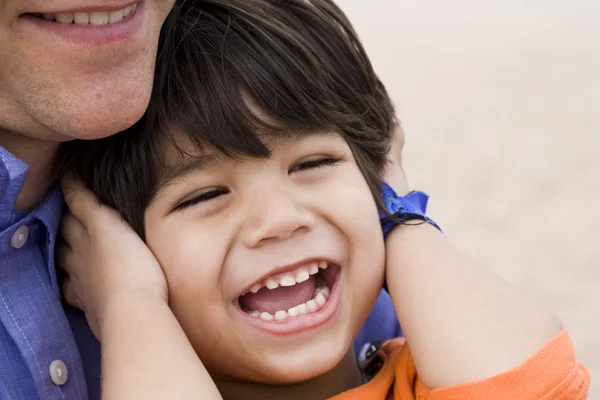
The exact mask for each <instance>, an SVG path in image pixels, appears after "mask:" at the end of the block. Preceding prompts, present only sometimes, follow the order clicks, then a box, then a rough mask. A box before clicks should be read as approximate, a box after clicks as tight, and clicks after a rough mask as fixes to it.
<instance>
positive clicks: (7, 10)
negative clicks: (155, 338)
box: [0, 0, 175, 400]
mask: <svg viewBox="0 0 600 400" xmlns="http://www.w3.org/2000/svg"><path fill="white" fill-rule="evenodd" d="M174 1H175V0H141V1H132V0H0V399H2V400H5V399H11V400H13V399H19V400H20V399H23V400H33V399H44V400H46V399H65V398H66V399H77V400H79V399H87V398H98V397H99V393H97V392H96V393H92V391H91V390H90V396H89V397H88V386H89V387H90V388H92V387H98V382H97V381H98V380H99V374H98V366H97V365H98V364H97V363H90V364H93V367H94V368H90V369H88V370H87V371H86V372H87V374H85V373H84V369H83V367H82V358H83V359H84V360H85V358H86V356H88V357H89V356H91V355H92V354H94V353H95V354H97V351H98V350H97V347H96V344H95V342H94V341H92V340H90V339H91V337H90V336H88V333H87V326H86V324H85V322H84V319H83V318H82V316H81V315H79V314H76V313H75V312H73V311H69V312H68V313H67V314H68V318H67V314H65V312H64V311H63V308H62V305H61V301H60V295H59V290H58V283H57V279H56V272H55V266H54V262H53V250H54V245H55V242H56V234H57V227H58V222H59V220H60V215H61V210H62V207H63V205H62V196H61V194H60V191H59V190H58V189H56V188H54V174H55V172H56V168H55V164H56V156H57V151H58V146H59V143H60V142H63V141H67V140H71V139H97V138H101V137H105V136H108V135H112V134H114V133H116V132H118V131H120V130H123V129H125V128H127V127H129V126H130V125H132V124H133V123H134V122H135V121H136V120H138V119H139V118H140V117H141V115H142V114H143V113H144V111H145V109H146V107H147V104H148V100H149V98H150V92H151V88H152V80H153V73H154V63H155V58H156V51H157V45H158V37H159V33H160V29H161V26H162V24H163V22H164V20H165V18H166V16H167V14H168V13H169V11H170V10H171V8H172V7H173V3H174ZM71 327H72V328H71ZM74 334H75V335H74ZM74 337H77V338H78V339H80V340H79V344H80V350H81V355H80V352H79V351H78V347H77V344H76V342H75V339H74ZM86 379H87V382H86Z"/></svg>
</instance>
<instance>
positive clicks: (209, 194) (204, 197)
mask: <svg viewBox="0 0 600 400" xmlns="http://www.w3.org/2000/svg"><path fill="white" fill-rule="evenodd" d="M227 193H229V190H228V189H227V188H210V189H206V190H203V191H201V192H200V193H198V194H197V195H196V196H194V197H192V198H191V199H188V200H185V201H183V202H182V203H180V204H178V205H177V206H176V207H175V210H174V211H181V210H184V209H186V208H188V207H191V206H194V205H196V204H198V203H202V202H205V201H209V200H212V199H214V198H217V197H219V196H221V195H224V194H227Z"/></svg>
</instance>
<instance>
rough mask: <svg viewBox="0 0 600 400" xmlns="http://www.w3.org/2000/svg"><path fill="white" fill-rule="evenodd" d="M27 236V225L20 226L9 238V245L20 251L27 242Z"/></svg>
mask: <svg viewBox="0 0 600 400" xmlns="http://www.w3.org/2000/svg"><path fill="white" fill-rule="evenodd" d="M28 236H29V228H28V227H27V225H21V226H20V227H18V228H17V230H16V231H15V233H13V235H12V237H11V238H10V244H11V245H12V247H14V248H15V249H20V248H21V247H23V246H24V245H25V242H27V237H28Z"/></svg>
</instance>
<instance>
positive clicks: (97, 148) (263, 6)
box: [62, 0, 395, 237]
mask: <svg viewBox="0 0 600 400" xmlns="http://www.w3.org/2000/svg"><path fill="white" fill-rule="evenodd" d="M394 123H395V120H394V110H393V106H392V103H391V101H390V98H389V96H388V94H387V93H386V90H385V88H384V86H383V85H382V84H381V82H380V81H379V79H378V78H377V76H376V74H375V72H374V71H373V67H372V66H371V63H370V61H369V59H368V57H367V54H366V52H365V51H364V49H363V47H362V45H361V43H360V41H359V39H358V37H357V35H356V33H355V31H354V30H353V28H352V26H351V24H350V22H349V21H348V19H347V18H346V16H345V15H344V13H343V12H342V11H341V10H340V9H339V8H338V7H337V6H336V5H335V4H334V3H333V2H332V1H330V0H286V1H281V0H202V1H200V0H185V1H179V2H178V3H177V4H176V6H175V8H174V9H173V11H172V14H171V15H170V16H169V17H168V20H167V22H166V23H165V25H164V27H163V31H162V33H161V41H160V47H159V54H158V58H157V66H156V75H155V80H154V88H153V94H152V99H151V101H150V106H149V108H148V110H147V112H146V114H145V115H144V116H143V117H142V119H141V120H140V121H138V122H137V123H136V124H135V125H134V126H133V127H131V128H130V129H128V130H126V131H124V132H121V133H119V134H116V135H114V136H111V137H108V138H106V139H101V140H95V141H89V142H84V141H74V142H70V143H65V144H64V145H63V149H62V150H63V159H62V162H63V164H62V165H63V167H65V168H68V169H70V170H71V171H73V172H74V173H75V174H77V175H79V176H80V177H81V178H82V179H83V181H84V183H85V184H86V185H87V186H88V187H89V188H90V189H91V190H92V191H94V192H95V193H96V194H97V196H98V197H99V200H100V201H101V202H103V203H105V204H107V205H109V206H111V207H114V208H115V209H117V210H118V211H119V212H120V213H121V214H122V216H123V217H124V219H125V220H126V221H127V222H129V224H130V225H131V226H132V227H133V229H134V230H135V231H136V232H137V233H138V234H140V235H141V236H142V237H144V236H145V234H144V210H145V208H146V207H147V206H148V204H149V203H150V202H151V200H152V198H153V197H154V195H155V192H156V190H157V188H158V186H159V184H160V182H161V180H162V179H164V176H165V173H166V168H168V167H167V163H166V155H165V152H166V151H165V148H166V146H165V144H169V143H170V144H173V145H174V146H175V148H177V149H178V150H179V152H178V153H179V154H180V155H181V156H182V157H184V156H186V157H187V156H190V155H189V154H186V151H185V150H184V149H183V148H182V146H177V144H176V143H174V139H173V138H172V134H170V133H169V132H170V129H171V128H172V127H178V128H179V129H181V130H182V131H183V132H185V133H186V134H187V136H188V137H189V138H190V139H191V142H192V143H193V144H195V145H197V146H198V149H200V150H201V148H202V146H204V145H206V144H208V145H210V146H214V147H215V148H217V149H218V150H220V151H222V152H223V153H225V154H226V155H228V156H230V157H234V158H237V157H242V156H250V157H268V156H269V155H270V151H269V148H268V147H267V146H266V145H265V143H264V142H263V141H262V140H261V137H263V135H264V134H269V135H271V134H274V135H283V136H292V135H293V136H297V135H302V134H303V133H315V132H320V131H327V132H332V131H333V132H337V133H339V134H340V135H341V136H342V137H343V138H344V139H345V141H346V142H347V143H348V145H349V147H350V148H351V150H352V153H353V155H354V157H355V158H356V160H357V163H358V165H359V168H360V170H361V172H362V174H363V175H364V177H365V179H366V181H367V183H368V185H369V188H370V190H371V191H372V193H373V195H374V197H375V199H376V201H377V203H378V204H381V203H380V199H379V195H378V192H379V188H380V186H381V183H382V182H381V172H382V170H383V167H384V164H385V162H386V156H387V153H388V150H389V146H390V141H391V135H392V131H393V124H394ZM188 153H190V152H189V150H188ZM191 153H192V154H194V152H191Z"/></svg>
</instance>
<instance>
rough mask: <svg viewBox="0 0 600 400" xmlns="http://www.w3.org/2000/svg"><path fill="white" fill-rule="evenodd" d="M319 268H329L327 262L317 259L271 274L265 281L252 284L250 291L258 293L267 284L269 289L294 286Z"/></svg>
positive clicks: (305, 279)
mask: <svg viewBox="0 0 600 400" xmlns="http://www.w3.org/2000/svg"><path fill="white" fill-rule="evenodd" d="M319 269H327V262H326V261H315V262H311V263H309V264H306V265H303V266H301V267H299V268H296V269H295V270H293V271H289V272H284V273H282V274H279V275H274V276H271V277H269V278H267V279H266V280H265V281H264V282H259V283H257V284H256V285H254V286H252V287H251V288H250V291H251V292H252V293H256V292H258V291H259V290H260V289H262V288H263V287H265V286H266V287H267V288H268V289H277V288H278V287H279V286H294V285H295V284H296V283H302V282H304V281H307V280H308V278H309V277H310V276H311V275H314V274H316V273H317V272H319Z"/></svg>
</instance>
